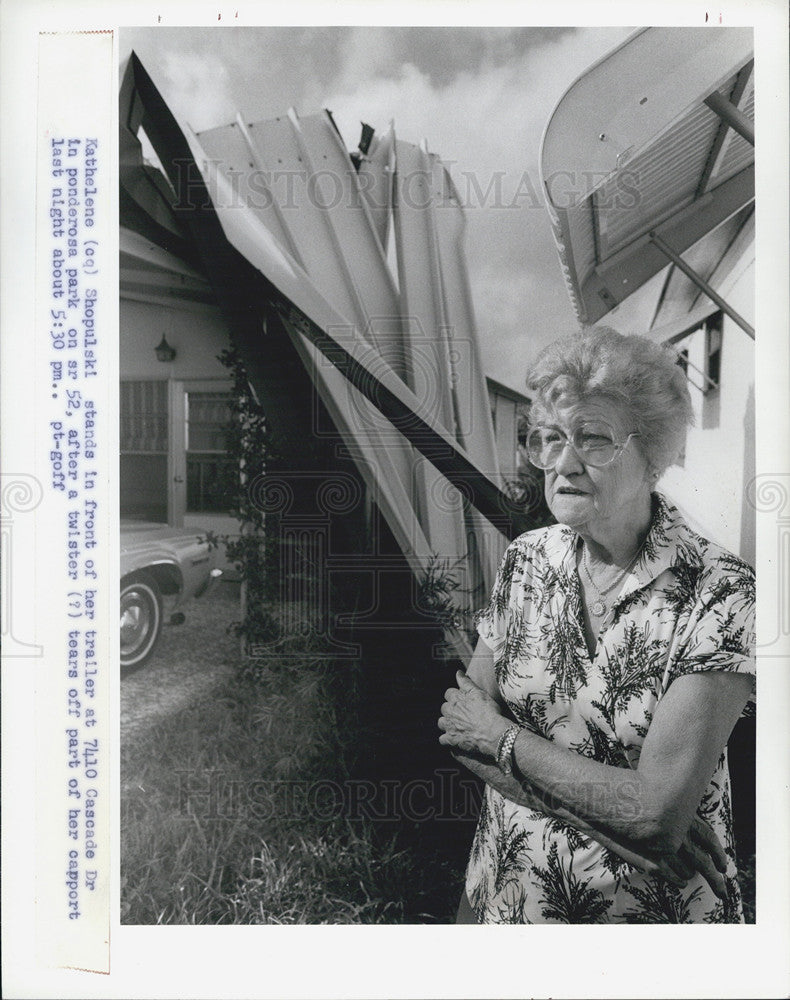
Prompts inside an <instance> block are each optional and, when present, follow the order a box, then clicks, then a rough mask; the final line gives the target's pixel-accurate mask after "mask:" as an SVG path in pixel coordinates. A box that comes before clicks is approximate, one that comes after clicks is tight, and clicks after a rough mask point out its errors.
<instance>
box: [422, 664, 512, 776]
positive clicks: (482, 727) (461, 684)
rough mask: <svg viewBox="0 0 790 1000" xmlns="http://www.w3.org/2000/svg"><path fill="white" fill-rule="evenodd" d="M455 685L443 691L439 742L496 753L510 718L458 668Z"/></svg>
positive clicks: (462, 748)
mask: <svg viewBox="0 0 790 1000" xmlns="http://www.w3.org/2000/svg"><path fill="white" fill-rule="evenodd" d="M456 678H457V680H458V687H457V688H449V689H448V690H447V691H445V693H444V704H443V705H442V717H441V718H440V719H439V729H441V730H443V732H442V735H441V736H440V737H439V742H440V743H442V744H443V745H444V746H451V747H456V748H457V749H459V750H464V751H466V752H467V753H481V754H484V755H485V756H487V757H494V756H496V749H497V744H498V743H499V740H500V738H501V736H502V734H503V733H504V732H505V730H506V729H508V728H509V727H510V726H511V725H512V722H509V721H508V719H506V718H505V716H504V715H502V712H501V711H500V708H499V705H498V704H497V703H496V702H495V701H494V699H493V698H492V697H491V696H490V695H489V694H487V693H486V692H485V691H483V689H482V688H479V687H478V686H477V685H476V684H475V683H473V682H472V681H471V680H469V678H468V677H467V676H466V674H465V673H464V672H463V671H462V670H459V671H458V673H457V674H456Z"/></svg>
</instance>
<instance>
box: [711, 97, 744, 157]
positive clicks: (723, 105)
mask: <svg viewBox="0 0 790 1000" xmlns="http://www.w3.org/2000/svg"><path fill="white" fill-rule="evenodd" d="M705 103H706V104H707V106H708V107H709V108H710V109H711V111H713V112H715V114H717V115H718V116H719V118H721V119H722V120H723V121H725V122H726V123H727V124H728V125H729V126H730V128H731V129H734V131H736V132H737V133H738V135H741V136H743V138H744V139H745V140H746V141H747V142H748V143H750V144H751V145H752V146H753V145H754V122H753V121H752V120H751V118H749V116H748V115H745V114H744V113H743V111H741V109H740V108H738V107H736V106H735V105H734V104H733V103H732V102H731V101H728V100H727V98H726V97H725V96H724V94H722V93H721V92H720V91H718V90H714V91H713V93H712V94H711V95H710V97H706V98H705Z"/></svg>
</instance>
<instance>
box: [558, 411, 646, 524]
mask: <svg viewBox="0 0 790 1000" xmlns="http://www.w3.org/2000/svg"><path fill="white" fill-rule="evenodd" d="M583 421H596V422H597V421H604V422H605V423H607V424H609V426H610V427H611V428H612V430H613V431H614V438H615V440H616V441H625V440H626V438H627V437H628V435H629V434H630V433H631V432H632V431H634V430H635V426H634V421H633V419H632V418H631V416H630V414H629V413H628V411H627V410H626V409H625V407H623V406H622V405H621V404H619V403H618V402H616V401H615V400H612V399H609V398H608V397H607V396H590V397H588V398H587V399H585V400H584V401H583V402H579V401H577V400H571V399H560V400H559V402H558V403H557V404H555V405H554V407H552V408H550V409H548V410H546V411H545V412H544V413H543V416H542V417H541V420H540V422H541V423H543V424H548V425H550V426H554V427H558V428H559V429H560V430H562V431H563V433H564V434H566V436H570V435H571V434H572V433H573V430H574V429H575V428H576V427H577V426H578V425H579V424H580V423H582V422H583ZM653 483H654V478H653V477H652V476H651V475H650V469H649V465H648V462H647V460H646V459H645V457H644V455H643V454H642V451H641V450H640V448H639V438H638V437H632V438H631V440H630V441H629V442H628V444H627V445H626V447H625V448H624V449H623V451H621V452H620V454H619V455H618V456H617V458H615V459H614V461H613V462H611V463H610V464H609V465H605V466H603V467H602V468H594V467H592V466H587V465H585V464H584V463H583V462H582V461H581V459H580V458H579V456H578V455H577V454H576V452H575V451H574V450H573V448H572V447H571V446H570V445H566V446H565V447H564V448H563V450H562V453H561V454H560V457H559V459H558V460H557V463H556V465H555V466H554V468H553V469H547V470H546V482H545V492H546V502H547V503H548V505H549V508H550V509H551V512H552V514H553V515H554V516H555V517H556V518H557V520H558V521H559V522H561V523H562V524H567V525H568V526H569V527H571V528H575V529H576V530H577V531H580V532H582V533H584V532H585V530H586V531H588V532H589V533H590V534H592V535H593V536H595V535H596V534H607V533H608V531H610V530H615V531H616V530H617V529H618V528H620V529H622V528H625V527H626V526H628V525H631V524H633V523H634V522H635V521H638V520H639V519H640V518H642V517H643V515H644V511H645V510H646V509H647V510H649V500H650V491H651V489H652V486H653Z"/></svg>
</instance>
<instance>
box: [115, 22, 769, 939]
mask: <svg viewBox="0 0 790 1000" xmlns="http://www.w3.org/2000/svg"><path fill="white" fill-rule="evenodd" d="M120 41H121V47H122V51H123V52H124V53H126V51H127V49H128V55H127V56H126V58H125V59H124V60H123V63H122V69H121V84H120V112H119V116H120V143H121V147H120V223H121V231H120V254H121V256H120V345H119V346H120V380H121V381H120V514H121V518H122V519H123V520H122V527H121V574H122V576H121V669H122V671H123V673H122V682H121V700H122V701H121V703H122V715H121V727H122V741H123V759H122V780H123V788H122V795H123V801H122V813H121V844H122V901H121V906H122V919H123V920H124V921H129V922H131V923H168V924H169V923H187V924H193V923H197V924H203V923H209V924H223V923H289V924H290V923H448V922H452V921H454V920H456V919H457V920H459V921H462V922H476V923H510V924H514V923H515V924H517V923H529V924H535V923H564V924H589V923H640V924H644V923H738V922H741V921H744V920H745V921H748V922H753V921H754V749H753V740H754V725H753V718H754V685H753V678H754V662H755V660H754V641H755V640H754V575H753V570H752V567H753V564H754V546H755V532H754V509H753V505H752V504H753V500H752V498H750V497H749V494H748V488H749V484H750V483H752V481H753V479H754V475H755V460H754V362H753V341H754V325H753V322H754V259H755V254H754V202H755V189H754V110H753V108H754V75H753V66H754V58H753V56H754V53H753V32H752V31H751V29H749V28H717V29H714V30H709V29H707V28H705V27H704V26H701V27H699V28H637V29H631V28H622V29H620V28H614V29H611V28H610V29H595V28H557V29H552V28H485V29H483V28H448V27H437V28H428V29H419V28H409V27H402V28H386V29H380V28H379V29H377V28H362V27H359V28H298V29H297V28H257V29H243V28H242V29H237V28H230V29H228V30H226V31H225V32H223V33H222V34H220V35H218V34H217V32H216V31H214V30H212V29H200V28H194V29H180V28H174V29H164V30H159V29H151V28H149V29H140V30H139V31H134V30H129V31H128V32H127V31H124V32H122V34H121V39H120ZM305 67H309V70H307V71H306V69H305ZM579 328H581V332H579ZM724 463H726V466H727V470H728V474H727V475H726V476H715V477H714V476H711V474H710V471H711V469H713V468H716V467H721V466H722V465H723V464H724ZM132 671H134V672H133V673H132ZM750 720H751V721H750ZM728 765H729V766H728ZM459 901H460V902H459Z"/></svg>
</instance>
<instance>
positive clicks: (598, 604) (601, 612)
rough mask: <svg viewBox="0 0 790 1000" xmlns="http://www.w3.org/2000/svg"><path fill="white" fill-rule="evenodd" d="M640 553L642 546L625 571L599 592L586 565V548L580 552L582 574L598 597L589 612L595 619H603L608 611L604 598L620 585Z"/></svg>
mask: <svg viewBox="0 0 790 1000" xmlns="http://www.w3.org/2000/svg"><path fill="white" fill-rule="evenodd" d="M641 551H642V546H641V545H640V546H639V548H638V549H637V550H636V552H635V553H634V555H633V558H632V559H631V561H630V562H629V563H628V565H627V566H626V567H625V569H624V570H622V572H620V573H618V574H617V576H616V577H615V578H614V581H613V582H612V583H610V584H609V586H608V587H606V589H605V590H601V589H600V588H599V587H598V586H597V584H596V583H595V580H593V578H592V574H591V573H590V568H589V566H588V565H587V548H586V547H584V548H583V550H582V568H583V569H584V572H585V575H586V576H587V579H588V580H589V581H590V586H591V587H592V588H593V590H594V591H595V593H596V594H597V595H598V597H597V598H596V600H594V601H593V603H592V605H591V606H590V611H592V613H593V615H594V616H595V617H596V618H604V617H605V616H606V614H607V613H608V611H609V606H608V605H607V603H606V601H605V600H604V598H605V597H606V595H607V594H609V593H611V591H613V590H614V588H615V587H616V586H617V584H618V583H621V582H622V580H623V579H624V578H625V577H626V576H627V574H628V573H629V572H630V571H631V568H632V567H633V565H634V563H635V562H636V560H637V557H638V556H639V553H640V552H641Z"/></svg>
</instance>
